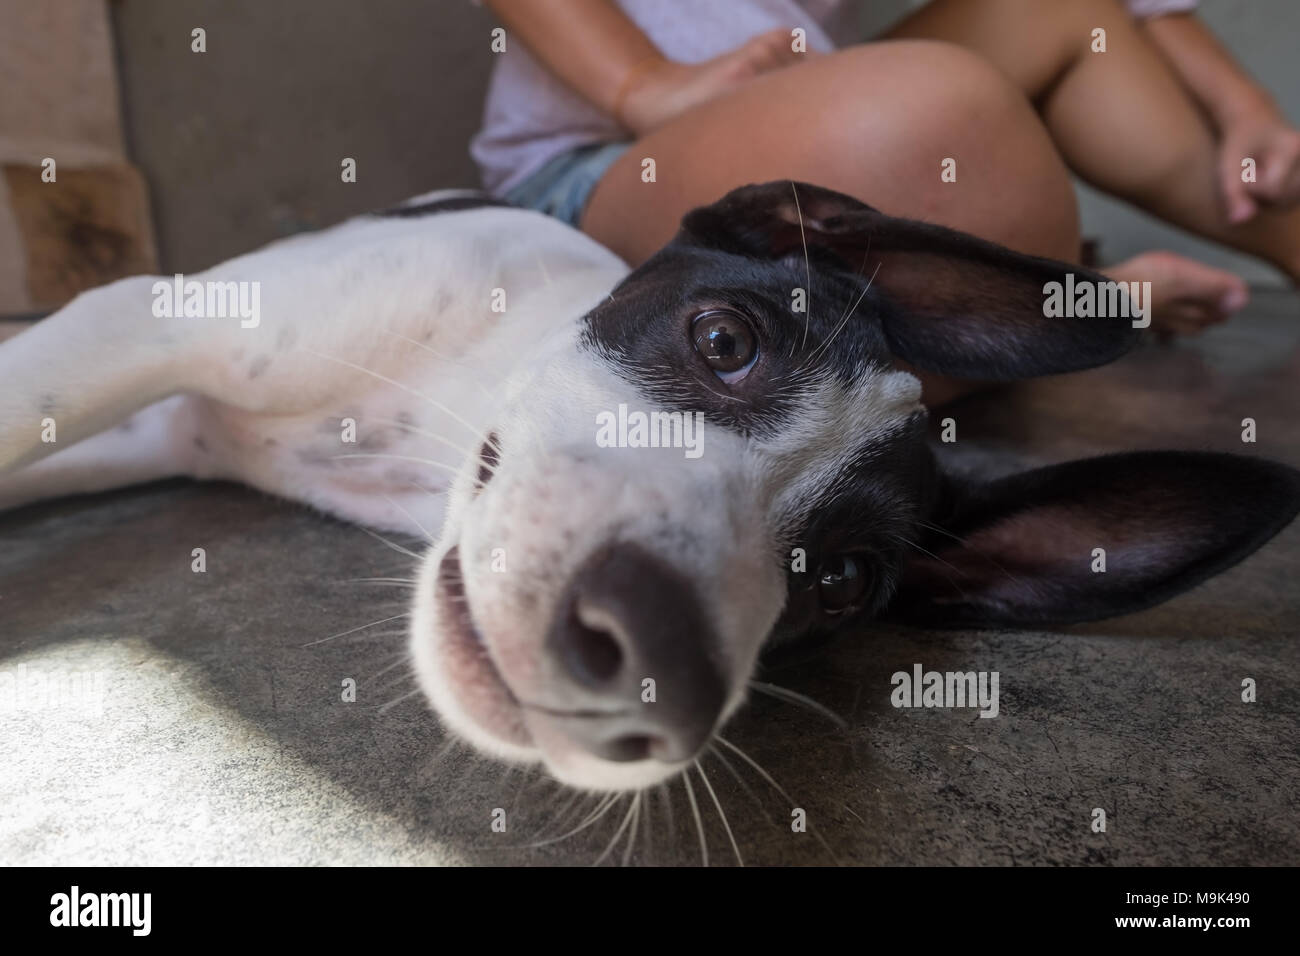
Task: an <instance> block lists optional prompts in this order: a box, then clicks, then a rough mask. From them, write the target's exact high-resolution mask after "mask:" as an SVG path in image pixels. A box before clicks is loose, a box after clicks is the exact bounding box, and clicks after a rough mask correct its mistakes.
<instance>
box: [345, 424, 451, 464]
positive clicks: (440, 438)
mask: <svg viewBox="0 0 1300 956" xmlns="http://www.w3.org/2000/svg"><path fill="white" fill-rule="evenodd" d="M366 420H367V421H368V422H370V423H371V424H374V425H386V426H388V427H389V428H396V429H399V430H401V431H403V432H406V433H408V434H411V435H419V436H420V437H422V438H430V439H432V440H434V441H436V442H441V443H442V444H444V445H446V446H447V447H448V448H450V449H451V450H452V451H458V452H460V453H461V454H462V455H464V456H465V457H466V458H473V457H474V455H475V454H476V452H475V451H473V450H471V449H469V448H466V447H465V446H464V445H461V444H459V443H458V442H455V441H452V440H451V439H450V438H448V437H447V436H446V435H439V434H438V433H437V432H431V431H429V430H428V429H426V428H419V427H417V426H415V425H408V424H406V423H405V422H399V421H397V420H396V419H392V418H368V419H366Z"/></svg>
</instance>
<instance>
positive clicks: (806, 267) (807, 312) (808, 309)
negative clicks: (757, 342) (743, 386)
mask: <svg viewBox="0 0 1300 956" xmlns="http://www.w3.org/2000/svg"><path fill="white" fill-rule="evenodd" d="M790 192H792V193H793V194H794V208H795V212H796V213H797V214H798V216H799V239H800V240H801V241H802V242H803V271H804V276H805V278H804V284H805V285H806V286H807V288H806V289H805V290H804V313H803V342H802V343H800V345H799V348H800V349H801V350H802V349H804V348H807V347H808V325H809V323H810V322H811V321H812V266H811V265H810V264H809V261H808V236H807V235H806V234H805V233H804V228H803V208H802V207H801V206H800V205H799V189H798V187H797V186H795V184H794V181H793V180H791V181H790ZM790 357H791V358H793V357H794V352H793V351H791V352H790Z"/></svg>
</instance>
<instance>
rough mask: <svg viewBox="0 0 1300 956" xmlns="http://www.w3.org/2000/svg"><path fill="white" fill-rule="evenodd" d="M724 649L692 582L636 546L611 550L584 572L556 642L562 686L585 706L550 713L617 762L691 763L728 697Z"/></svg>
mask: <svg viewBox="0 0 1300 956" xmlns="http://www.w3.org/2000/svg"><path fill="white" fill-rule="evenodd" d="M717 647H718V643H717V638H716V635H715V634H714V631H713V628H712V627H711V626H710V624H709V622H708V619H707V617H706V615H705V613H704V610H703V606H702V603H701V601H700V599H699V597H698V596H697V593H696V589H695V587H694V586H693V585H692V583H691V582H690V581H689V580H688V579H687V578H686V577H684V576H683V575H682V574H680V573H679V572H678V571H677V570H676V569H674V568H673V567H671V566H670V565H669V564H668V563H667V562H665V561H664V560H663V559H661V558H658V557H655V556H654V555H652V554H650V553H649V552H647V551H645V550H644V549H642V548H640V547H638V546H636V545H633V544H626V543H620V544H612V545H607V546H605V547H603V548H601V549H600V550H599V551H597V552H596V553H595V554H593V555H592V556H591V557H590V558H589V559H588V560H587V561H586V562H585V563H584V564H582V565H581V566H580V567H579V569H578V570H577V571H576V572H575V573H574V575H573V577H572V579H571V581H570V583H569V586H568V589H567V591H566V593H565V594H564V596H563V598H562V599H561V601H560V602H559V604H558V607H557V611H556V615H555V619H554V620H553V621H552V623H551V627H550V630H549V632H548V634H547V637H546V653H547V654H549V655H551V656H552V658H553V661H554V664H555V665H556V666H555V667H554V670H553V673H554V674H555V675H556V678H557V679H558V680H560V681H561V682H563V683H564V684H565V685H566V686H563V687H558V688H554V689H553V692H554V693H555V694H556V696H558V697H559V698H561V699H564V700H566V701H568V702H573V703H574V704H576V708H577V709H572V710H571V709H569V708H568V707H566V708H565V710H564V711H563V712H560V711H555V712H552V711H548V710H543V711H542V719H544V720H546V721H548V722H552V723H553V724H554V725H555V727H556V729H557V730H559V731H560V732H561V733H562V734H563V735H564V736H565V737H567V738H568V739H569V740H570V741H572V743H573V744H575V745H576V746H579V747H581V748H583V749H585V750H586V751H588V752H589V753H591V754H592V755H593V756H596V757H598V758H600V759H603V760H609V761H620V762H622V761H635V760H646V759H653V760H659V761H662V762H665V763H679V762H686V761H690V760H691V759H693V758H694V757H695V755H696V754H697V753H698V751H699V750H700V748H701V747H703V746H704V744H705V743H707V741H708V740H709V737H710V736H711V734H712V733H713V729H714V727H715V726H716V725H717V723H718V720H719V718H720V716H721V714H722V710H723V706H724V704H725V701H726V696H727V694H726V682H725V680H724V679H723V676H722V671H721V668H720V667H719V666H718V663H717V661H716V656H717V651H716V649H717Z"/></svg>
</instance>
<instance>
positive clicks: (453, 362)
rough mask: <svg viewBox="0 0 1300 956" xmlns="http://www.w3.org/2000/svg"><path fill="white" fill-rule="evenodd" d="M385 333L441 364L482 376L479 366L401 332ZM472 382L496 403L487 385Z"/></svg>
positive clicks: (474, 380) (388, 331)
mask: <svg viewBox="0 0 1300 956" xmlns="http://www.w3.org/2000/svg"><path fill="white" fill-rule="evenodd" d="M384 331H385V332H387V333H388V334H389V335H392V336H395V337H396V338H399V339H401V340H402V341H404V342H409V343H410V344H412V345H414V346H416V347H417V348H421V349H424V351H426V352H428V353H429V354H430V355H432V356H433V357H434V358H436V359H437V360H438V361H440V362H446V363H447V364H448V365H459V366H460V367H461V368H465V369H469V370H470V371H471V372H474V373H475V374H476V375H477V374H482V371H483V370H482V369H481V368H480V367H479V366H477V365H473V364H471V363H469V362H466V361H463V360H462V359H454V358H451V357H450V356H448V355H444V354H443V353H442V352H439V351H438V350H437V349H435V348H434V347H433V346H431V345H429V344H428V343H426V342H421V341H418V340H417V339H413V338H411V337H410V336H407V335H403V334H402V333H401V332H394V331H393V330H392V329H385V330H384ZM472 381H473V383H474V385H475V387H476V388H478V390H479V391H480V392H482V393H483V394H484V395H486V396H487V397H488V398H490V399H492V401H494V402H495V401H496V398H497V397H496V396H495V395H493V394H492V393H491V392H490V391H488V388H487V386H486V385H484V384H483V383H482V382H480V381H479V380H478V379H473V380H472Z"/></svg>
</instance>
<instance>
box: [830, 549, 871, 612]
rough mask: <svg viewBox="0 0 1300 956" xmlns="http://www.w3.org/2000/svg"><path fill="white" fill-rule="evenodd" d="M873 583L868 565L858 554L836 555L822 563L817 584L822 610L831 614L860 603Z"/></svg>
mask: <svg viewBox="0 0 1300 956" xmlns="http://www.w3.org/2000/svg"><path fill="white" fill-rule="evenodd" d="M870 583H871V578H870V574H869V572H868V570H867V563H866V561H865V560H863V558H862V557H860V556H859V555H856V554H836V555H832V556H831V557H829V558H827V559H826V560H825V561H823V562H822V566H821V572H820V578H819V580H818V582H817V588H818V593H819V594H820V596H821V602H822V608H823V609H824V610H826V611H827V612H829V613H831V614H836V613H839V612H840V611H845V610H847V609H848V608H851V607H853V605H855V604H857V603H859V602H860V601H861V600H862V598H863V597H864V596H865V595H866V593H867V586H868V585H869V584H870Z"/></svg>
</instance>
